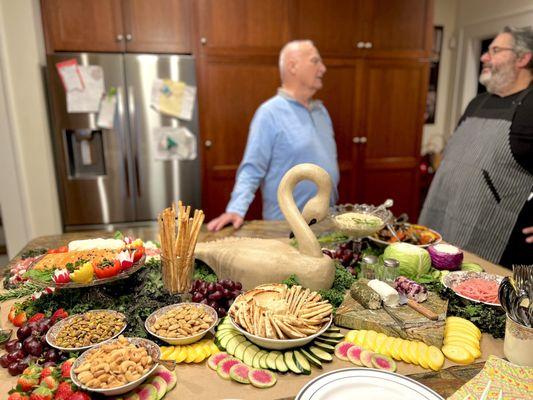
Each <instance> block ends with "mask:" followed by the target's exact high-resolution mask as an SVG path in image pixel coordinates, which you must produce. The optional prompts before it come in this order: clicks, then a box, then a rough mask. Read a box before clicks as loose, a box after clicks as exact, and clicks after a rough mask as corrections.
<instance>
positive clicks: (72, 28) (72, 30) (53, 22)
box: [41, 0, 124, 53]
mask: <svg viewBox="0 0 533 400" xmlns="http://www.w3.org/2000/svg"><path fill="white" fill-rule="evenodd" d="M41 10H42V18H43V25H44V31H45V38H46V47H47V52H48V53H53V52H55V51H123V50H124V32H123V29H122V13H121V6H120V0H91V1H86V0H41Z"/></svg>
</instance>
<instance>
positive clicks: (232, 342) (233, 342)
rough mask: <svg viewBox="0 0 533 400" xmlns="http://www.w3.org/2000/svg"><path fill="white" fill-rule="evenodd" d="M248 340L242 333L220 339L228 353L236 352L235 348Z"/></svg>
mask: <svg viewBox="0 0 533 400" xmlns="http://www.w3.org/2000/svg"><path fill="white" fill-rule="evenodd" d="M244 341H246V338H245V337H244V336H242V335H235V336H230V337H229V338H227V340H226V338H222V339H221V340H220V345H221V346H222V347H224V348H225V349H226V352H227V353H228V354H231V355H233V354H235V349H236V348H237V346H238V345H239V344H240V343H242V342H244Z"/></svg>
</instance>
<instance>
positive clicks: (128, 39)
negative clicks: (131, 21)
mask: <svg viewBox="0 0 533 400" xmlns="http://www.w3.org/2000/svg"><path fill="white" fill-rule="evenodd" d="M131 39H133V36H131V33H128V34H127V35H126V40H127V41H128V42H129V41H130V40H131Z"/></svg>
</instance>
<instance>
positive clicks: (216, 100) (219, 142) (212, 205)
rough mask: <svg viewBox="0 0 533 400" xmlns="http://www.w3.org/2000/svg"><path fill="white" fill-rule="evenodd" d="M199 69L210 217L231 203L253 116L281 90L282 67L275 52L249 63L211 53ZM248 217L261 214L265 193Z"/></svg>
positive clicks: (205, 193) (205, 200)
mask: <svg viewBox="0 0 533 400" xmlns="http://www.w3.org/2000/svg"><path fill="white" fill-rule="evenodd" d="M200 74H201V80H200V82H201V86H200V91H201V93H202V95H200V96H199V100H200V109H201V110H202V114H204V115H207V116H208V117H206V118H202V119H201V120H200V130H201V132H202V140H203V167H204V179H203V187H202V192H203V194H202V207H203V209H204V211H205V213H206V215H207V219H210V218H214V217H216V216H217V215H219V214H220V213H222V212H224V210H225V208H226V205H227V202H228V201H229V199H230V195H231V191H232V189H233V185H234V183H235V174H236V172H237V168H238V167H239V164H240V162H241V159H242V156H243V154H244V149H245V146H246V140H247V138H248V128H249V126H250V122H251V121H252V117H253V116H254V113H255V111H256V109H257V108H258V107H259V105H260V104H261V103H263V102H264V101H266V100H268V99H269V98H270V97H272V96H274V95H275V94H276V90H277V88H278V86H279V72H278V68H277V65H276V61H275V59H273V58H269V59H266V60H265V59H253V60H249V61H248V62H247V63H245V64H243V63H240V62H236V61H234V60H226V59H212V58H210V59H209V60H206V62H205V63H203V65H202V66H201V72H200ZM246 217H247V218H248V219H261V202H260V199H257V198H256V200H255V201H254V206H253V207H252V208H251V209H250V210H249V212H248V214H247V215H246Z"/></svg>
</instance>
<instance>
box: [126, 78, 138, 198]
mask: <svg viewBox="0 0 533 400" xmlns="http://www.w3.org/2000/svg"><path fill="white" fill-rule="evenodd" d="M128 112H129V115H130V128H131V131H132V132H133V133H134V140H133V168H134V170H135V183H136V185H135V186H136V188H137V196H138V197H141V182H140V178H139V149H138V143H139V132H137V124H135V94H134V88H133V86H128Z"/></svg>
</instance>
